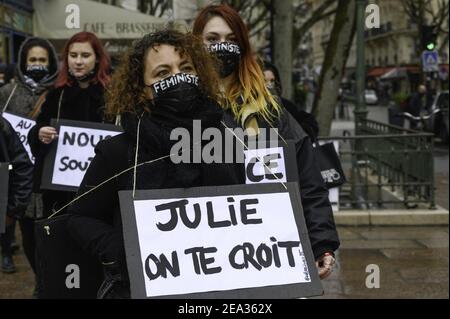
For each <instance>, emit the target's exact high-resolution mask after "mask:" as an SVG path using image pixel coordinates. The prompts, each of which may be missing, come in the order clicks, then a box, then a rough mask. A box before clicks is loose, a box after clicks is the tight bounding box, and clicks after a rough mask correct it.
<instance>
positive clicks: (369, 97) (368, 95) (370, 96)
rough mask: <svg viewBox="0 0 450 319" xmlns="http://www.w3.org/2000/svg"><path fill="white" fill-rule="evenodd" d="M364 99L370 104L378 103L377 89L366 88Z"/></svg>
mask: <svg viewBox="0 0 450 319" xmlns="http://www.w3.org/2000/svg"><path fill="white" fill-rule="evenodd" d="M364 99H365V101H366V104H368V105H375V104H377V103H378V97H377V93H376V92H375V90H366V91H365V92H364Z"/></svg>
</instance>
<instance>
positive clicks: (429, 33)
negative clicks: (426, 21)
mask: <svg viewBox="0 0 450 319" xmlns="http://www.w3.org/2000/svg"><path fill="white" fill-rule="evenodd" d="M436 40H437V33H436V26H434V25H424V26H422V44H423V48H422V49H423V50H426V51H434V50H435V49H436V46H437V43H436V42H437V41H436Z"/></svg>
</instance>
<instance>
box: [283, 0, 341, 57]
mask: <svg viewBox="0 0 450 319" xmlns="http://www.w3.org/2000/svg"><path fill="white" fill-rule="evenodd" d="M336 4H337V0H325V1H323V3H322V4H321V5H320V6H318V7H317V8H316V9H315V10H314V11H312V3H311V2H309V1H302V2H301V3H300V4H299V5H298V6H296V7H295V9H294V16H295V17H300V16H306V17H307V18H306V19H303V21H302V22H301V23H294V32H293V43H292V44H293V46H292V48H293V49H294V50H296V49H297V48H298V46H299V44H300V43H301V42H302V40H303V37H304V36H305V34H306V33H307V32H308V30H309V29H311V28H312V27H313V26H314V25H315V24H316V23H317V22H319V21H321V20H323V19H325V18H328V17H329V16H331V15H333V14H335V13H336Z"/></svg>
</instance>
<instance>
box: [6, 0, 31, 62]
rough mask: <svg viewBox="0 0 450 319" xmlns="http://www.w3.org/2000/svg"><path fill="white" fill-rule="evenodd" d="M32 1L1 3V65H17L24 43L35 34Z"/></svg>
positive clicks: (22, 0)
mask: <svg viewBox="0 0 450 319" xmlns="http://www.w3.org/2000/svg"><path fill="white" fill-rule="evenodd" d="M32 4H33V2H32V0H14V1H6V0H5V1H0V64H11V63H16V62H17V58H18V52H19V48H20V45H21V44H22V42H23V41H24V40H25V39H26V38H27V37H28V36H30V35H32V34H33V20H32V12H33V6H32Z"/></svg>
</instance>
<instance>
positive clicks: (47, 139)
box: [39, 126, 58, 144]
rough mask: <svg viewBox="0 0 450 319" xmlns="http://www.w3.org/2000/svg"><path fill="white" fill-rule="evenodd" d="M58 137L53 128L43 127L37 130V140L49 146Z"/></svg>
mask: <svg viewBox="0 0 450 319" xmlns="http://www.w3.org/2000/svg"><path fill="white" fill-rule="evenodd" d="M57 137H58V132H57V131H56V129H55V128H54V127H51V126H44V127H41V129H40V130H39V140H40V141H41V142H42V143H44V144H50V143H51V142H53V140H54V139H55V138H57Z"/></svg>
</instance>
